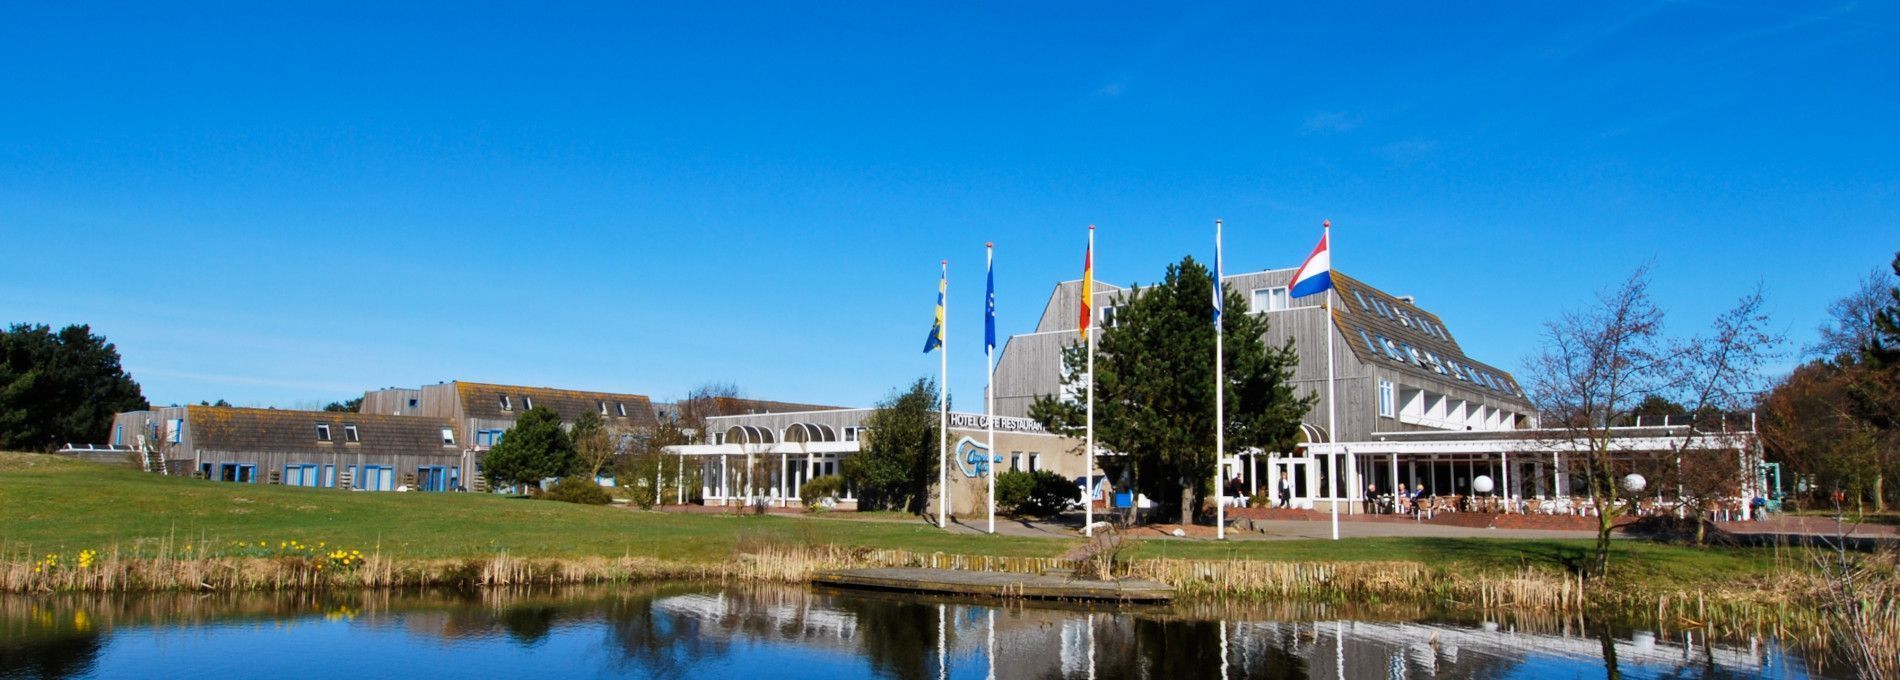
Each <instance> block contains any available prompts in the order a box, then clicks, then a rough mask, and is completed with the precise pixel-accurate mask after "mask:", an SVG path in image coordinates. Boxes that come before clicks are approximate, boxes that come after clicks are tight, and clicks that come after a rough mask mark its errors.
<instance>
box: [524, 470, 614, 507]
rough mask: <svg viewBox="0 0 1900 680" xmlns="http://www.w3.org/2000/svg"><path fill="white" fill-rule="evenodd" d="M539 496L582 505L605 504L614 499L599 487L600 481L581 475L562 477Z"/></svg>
mask: <svg viewBox="0 0 1900 680" xmlns="http://www.w3.org/2000/svg"><path fill="white" fill-rule="evenodd" d="M541 497H542V498H545V499H548V500H551V501H561V502H563V503H580V504H582V505H606V504H608V503H611V502H613V500H614V499H613V496H612V495H610V494H608V493H607V490H606V489H603V488H601V486H600V483H598V482H595V481H594V479H593V478H592V477H587V476H583V475H572V476H568V477H562V478H561V479H560V481H557V482H555V483H554V486H551V487H548V490H547V492H546V493H544V494H542V495H541Z"/></svg>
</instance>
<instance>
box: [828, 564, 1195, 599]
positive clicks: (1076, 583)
mask: <svg viewBox="0 0 1900 680" xmlns="http://www.w3.org/2000/svg"><path fill="white" fill-rule="evenodd" d="M812 582H813V583H816V584H818V585H825V586H835V587H840V588H864V589H871V590H894V591H902V592H912V593H933V594H941V595H975V596H980V597H1014V598H1027V599H1039V600H1091V601H1110V602H1138V603H1159V602H1168V601H1170V600H1173V599H1174V588H1172V587H1169V586H1167V585H1164V584H1161V583H1156V582H1154V581H1148V580H1143V579H1121V580H1118V581H1088V580H1082V579H1077V578H1074V577H1072V576H1067V575H1056V574H1011V573H1006V572H1000V571H963V570H958V569H920V568H888V569H840V570H836V571H825V572H819V573H818V575H817V576H815V577H813V579H812Z"/></svg>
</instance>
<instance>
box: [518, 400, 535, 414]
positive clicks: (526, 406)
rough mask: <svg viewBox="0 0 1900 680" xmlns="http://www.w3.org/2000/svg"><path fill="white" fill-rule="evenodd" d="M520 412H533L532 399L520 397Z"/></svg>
mask: <svg viewBox="0 0 1900 680" xmlns="http://www.w3.org/2000/svg"><path fill="white" fill-rule="evenodd" d="M521 410H523V411H532V410H534V397H522V398H521Z"/></svg>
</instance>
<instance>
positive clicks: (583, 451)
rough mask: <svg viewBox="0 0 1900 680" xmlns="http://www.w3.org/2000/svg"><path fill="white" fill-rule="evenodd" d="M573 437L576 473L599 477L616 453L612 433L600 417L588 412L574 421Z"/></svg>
mask: <svg viewBox="0 0 1900 680" xmlns="http://www.w3.org/2000/svg"><path fill="white" fill-rule="evenodd" d="M573 437H574V452H575V463H574V464H575V465H576V466H577V467H578V469H577V470H576V472H585V473H586V474H587V476H589V477H599V476H600V473H601V471H602V470H605V469H607V467H608V465H610V464H611V463H613V459H614V454H615V453H616V452H617V448H618V447H617V446H616V442H615V439H616V437H615V434H614V432H613V431H612V430H611V428H609V427H608V425H607V423H606V422H605V421H604V420H602V419H601V417H600V416H598V415H595V414H594V413H593V412H591V411H590V412H587V413H583V414H581V417H580V418H579V419H577V420H575V421H574V432H573Z"/></svg>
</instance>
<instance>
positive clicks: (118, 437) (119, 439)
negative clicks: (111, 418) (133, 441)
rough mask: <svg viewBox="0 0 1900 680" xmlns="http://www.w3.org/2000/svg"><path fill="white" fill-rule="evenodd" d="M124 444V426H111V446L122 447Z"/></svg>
mask: <svg viewBox="0 0 1900 680" xmlns="http://www.w3.org/2000/svg"><path fill="white" fill-rule="evenodd" d="M124 444H125V426H124V425H114V426H112V445H113V446H123V445H124Z"/></svg>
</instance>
